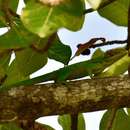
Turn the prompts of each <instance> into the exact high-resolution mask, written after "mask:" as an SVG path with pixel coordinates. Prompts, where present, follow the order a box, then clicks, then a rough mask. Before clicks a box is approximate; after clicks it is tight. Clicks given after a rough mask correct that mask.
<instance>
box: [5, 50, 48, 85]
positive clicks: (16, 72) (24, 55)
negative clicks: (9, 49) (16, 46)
mask: <svg viewBox="0 0 130 130" xmlns="http://www.w3.org/2000/svg"><path fill="white" fill-rule="evenodd" d="M46 63H47V56H46V54H42V53H39V52H37V51H35V50H32V49H31V48H26V49H24V50H21V51H18V52H16V58H15V60H14V61H13V62H12V64H11V65H10V67H9V69H8V77H7V79H6V81H5V83H4V84H10V83H14V82H16V81H20V80H23V79H26V78H28V77H29V75H30V74H32V73H33V72H35V71H37V70H39V69H40V68H42V67H43V66H44V65H45V64H46Z"/></svg>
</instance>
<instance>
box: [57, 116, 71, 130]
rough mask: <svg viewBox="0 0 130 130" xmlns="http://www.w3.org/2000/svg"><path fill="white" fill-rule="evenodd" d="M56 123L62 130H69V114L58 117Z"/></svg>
mask: <svg viewBox="0 0 130 130" xmlns="http://www.w3.org/2000/svg"><path fill="white" fill-rule="evenodd" d="M58 122H59V124H60V125H61V126H62V128H63V130H71V117H70V115H69V114H66V115H61V116H59V117H58Z"/></svg>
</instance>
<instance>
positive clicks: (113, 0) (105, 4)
mask: <svg viewBox="0 0 130 130" xmlns="http://www.w3.org/2000/svg"><path fill="white" fill-rule="evenodd" d="M115 1H116V0H108V1H106V2H103V3H102V4H101V5H100V6H99V8H98V9H97V10H99V9H102V8H104V7H106V6H108V5H109V4H111V3H113V2H115ZM93 11H96V10H94V9H93V8H90V9H86V10H85V11H84V12H83V14H86V13H91V12H93Z"/></svg>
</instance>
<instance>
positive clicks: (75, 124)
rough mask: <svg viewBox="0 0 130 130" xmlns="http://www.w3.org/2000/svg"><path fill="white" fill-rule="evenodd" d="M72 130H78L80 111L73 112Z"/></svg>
mask: <svg viewBox="0 0 130 130" xmlns="http://www.w3.org/2000/svg"><path fill="white" fill-rule="evenodd" d="M71 130H78V113H77V114H71Z"/></svg>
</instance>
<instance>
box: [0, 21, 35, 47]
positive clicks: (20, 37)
mask: <svg viewBox="0 0 130 130" xmlns="http://www.w3.org/2000/svg"><path fill="white" fill-rule="evenodd" d="M37 40H38V37H37V36H36V35H33V34H32V33H30V32H28V31H27V30H26V29H25V28H24V26H23V25H22V24H21V23H17V24H16V26H14V27H13V28H12V29H10V30H9V31H8V32H7V33H5V34H4V35H1V36H0V48H1V49H12V48H13V49H16V48H21V47H27V46H29V45H30V44H32V43H34V42H35V41H37Z"/></svg>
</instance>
